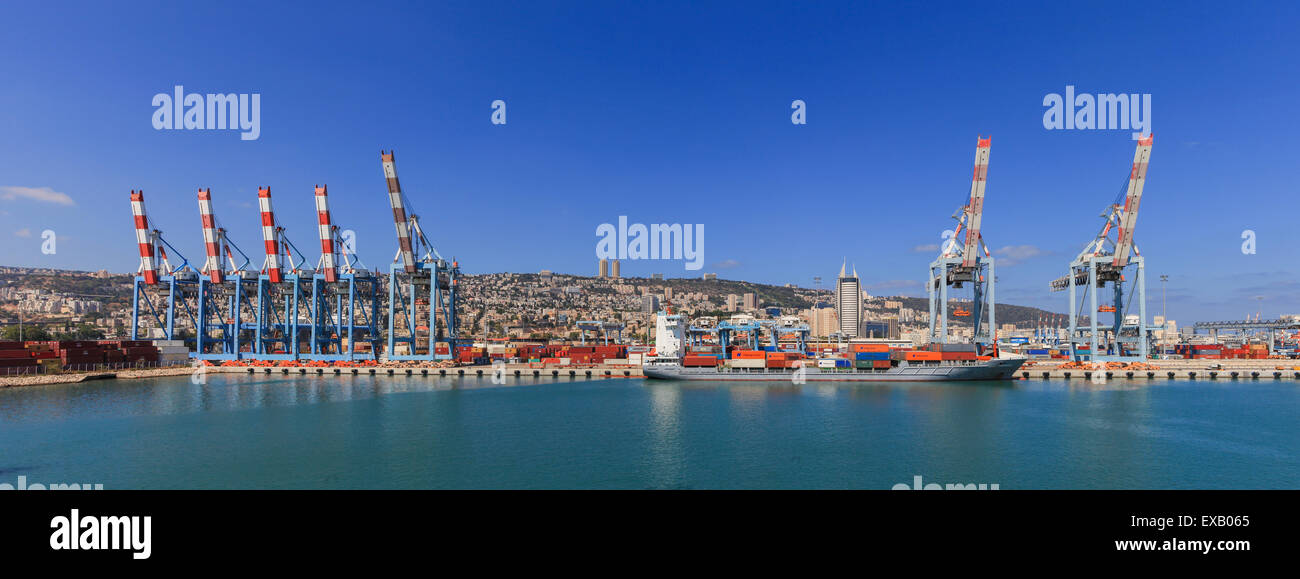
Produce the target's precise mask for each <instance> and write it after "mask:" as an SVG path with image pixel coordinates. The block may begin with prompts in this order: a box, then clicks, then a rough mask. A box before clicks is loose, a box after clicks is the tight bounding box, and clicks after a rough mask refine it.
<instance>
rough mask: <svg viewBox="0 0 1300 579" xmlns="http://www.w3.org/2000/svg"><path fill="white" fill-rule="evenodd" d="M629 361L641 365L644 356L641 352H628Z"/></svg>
mask: <svg viewBox="0 0 1300 579" xmlns="http://www.w3.org/2000/svg"><path fill="white" fill-rule="evenodd" d="M627 363H628V364H635V365H637V366H640V365H641V364H642V357H641V354H628V355H627Z"/></svg>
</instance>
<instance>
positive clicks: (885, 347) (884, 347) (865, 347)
mask: <svg viewBox="0 0 1300 579" xmlns="http://www.w3.org/2000/svg"><path fill="white" fill-rule="evenodd" d="M851 348H852V351H853V352H854V353H857V352H888V351H889V344H853V345H852V346H851Z"/></svg>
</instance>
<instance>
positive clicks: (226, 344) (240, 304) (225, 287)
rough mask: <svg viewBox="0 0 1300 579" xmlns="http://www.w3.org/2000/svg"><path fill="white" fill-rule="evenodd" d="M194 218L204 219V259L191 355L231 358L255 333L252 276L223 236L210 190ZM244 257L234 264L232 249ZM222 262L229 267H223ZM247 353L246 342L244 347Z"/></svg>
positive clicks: (202, 193) (205, 191)
mask: <svg viewBox="0 0 1300 579" xmlns="http://www.w3.org/2000/svg"><path fill="white" fill-rule="evenodd" d="M198 199H199V216H200V217H201V218H202V221H203V246H204V250H205V259H204V262H203V267H202V269H200V270H199V273H200V276H199V278H198V294H197V296H198V297H197V302H198V315H197V318H196V321H195V326H194V336H195V345H194V351H193V352H192V353H191V354H190V357H192V358H198V359H202V360H236V359H239V358H240V357H242V356H241V354H242V352H241V350H242V349H244V344H245V342H246V341H249V342H251V340H249V339H248V338H249V336H250V334H253V333H255V332H256V328H257V325H256V323H255V315H254V312H256V311H257V310H256V306H255V305H254V298H255V297H256V295H257V275H258V274H257V272H255V271H251V270H249V269H248V264H249V258H248V255H247V254H245V253H244V251H243V250H242V249H240V248H239V246H238V245H235V243H234V242H233V241H230V239H229V238H228V237H227V236H226V228H224V227H222V226H221V222H220V221H218V220H217V216H216V213H215V212H214V211H213V209H212V190H211V189H200V190H199V195H198ZM232 247H233V248H234V250H235V252H237V253H238V254H239V256H240V257H241V258H242V259H243V262H242V263H236V261H235V255H234V253H232V252H231V248H232ZM226 264H229V265H230V269H229V270H227V269H225V267H226ZM249 346H250V348H249V349H251V343H250V344H249Z"/></svg>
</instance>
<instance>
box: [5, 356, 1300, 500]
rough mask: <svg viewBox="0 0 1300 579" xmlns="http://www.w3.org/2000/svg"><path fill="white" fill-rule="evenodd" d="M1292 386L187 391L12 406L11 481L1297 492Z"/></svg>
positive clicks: (390, 381)
mask: <svg viewBox="0 0 1300 579" xmlns="http://www.w3.org/2000/svg"><path fill="white" fill-rule="evenodd" d="M1297 416H1300V386H1297V385H1296V383H1294V382H1292V381H1273V380H1268V379H1259V380H1249V379H1245V380H1220V381H1213V382H1211V381H1200V382H1189V381H1176V380H1146V379H1143V380H1140V381H1131V382H1130V381H1125V380H1112V381H1110V382H1107V383H1105V384H1096V383H1092V382H1081V381H1077V380H1076V381H1073V382H1063V381H1051V380H1045V381H1040V380H1034V381H1014V382H998V383H938V384H924V383H918V384H879V383H876V384H851V385H848V384H846V385H813V384H806V385H800V386H796V385H789V384H784V385H783V384H745V383H709V382H661V381H653V380H652V381H645V380H640V379H605V380H594V381H581V380H567V379H560V380H554V379H550V378H544V379H532V378H523V379H513V378H507V379H506V382H505V384H493V383H492V382H491V381H490V379H488V378H482V379H480V378H435V377H420V376H415V377H389V376H380V377H375V376H342V377H337V376H326V377H315V376H294V377H289V376H262V375H257V376H249V375H241V374H210V375H208V376H207V378H206V383H204V384H194V383H192V382H191V380H190V379H189V377H174V378H156V379H144V380H120V381H99V382H89V383H83V384H66V385H56V386H43V387H23V388H9V389H4V390H0V483H7V484H10V485H15V486H16V485H17V482H18V477H20V476H21V477H25V480H26V481H28V484H30V483H32V482H36V483H93V484H102V485H104V488H106V489H136V488H140V489H160V488H183V489H189V488H194V489H232V488H251V489H277V488H291V489H297V488H305V489H316V488H328V489H333V488H342V489H351V488H381V489H388V488H403V489H404V488H508V489H514V488H542V489H547V488H579V489H735V488H782V489H784V488H817V489H821V488H835V489H840V488H848V489H889V488H891V487H893V486H895V485H897V484H906V485H908V486H912V485H913V484H914V483H915V481H916V478H915V477H918V476H919V477H921V480H922V481H923V482H924V483H927V484H928V483H940V484H947V483H962V484H967V483H974V484H987V485H993V484H996V485H998V488H1000V489H1004V490H1005V489H1043V488H1049V489H1050V488H1066V489H1109V488H1138V489H1142V488H1151V489H1201V488H1211V489H1213V488H1297V487H1300V484H1298V481H1300V437H1296V436H1295V429H1294V424H1295V420H1296V417H1297Z"/></svg>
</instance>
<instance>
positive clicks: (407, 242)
mask: <svg viewBox="0 0 1300 579" xmlns="http://www.w3.org/2000/svg"><path fill="white" fill-rule="evenodd" d="M379 154H380V158H381V160H382V161H383V163H384V179H385V180H386V181H387V182H388V204H389V205H391V206H392V208H393V225H394V226H396V227H397V242H398V245H399V246H400V249H399V253H400V256H401V259H402V267H403V268H405V269H406V273H414V272H415V251H414V250H413V249H412V248H411V230H410V223H409V220H408V219H407V217H406V206H405V205H404V203H403V200H402V185H401V183H399V182H398V181H397V164H396V161H395V160H394V158H393V157H394V156H393V152H392V151H389V152H387V153H385V152H383V151H380V152H379Z"/></svg>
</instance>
